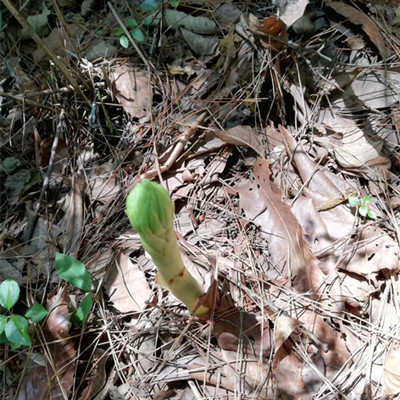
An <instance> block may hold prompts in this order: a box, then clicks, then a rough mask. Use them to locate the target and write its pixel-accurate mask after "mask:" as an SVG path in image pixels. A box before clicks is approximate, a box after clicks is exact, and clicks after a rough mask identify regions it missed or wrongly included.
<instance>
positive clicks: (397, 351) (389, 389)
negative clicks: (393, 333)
mask: <svg viewBox="0 0 400 400" xmlns="http://www.w3.org/2000/svg"><path fill="white" fill-rule="evenodd" d="M383 392H384V393H385V394H386V395H388V396H395V395H397V394H399V393H400V346H399V343H398V342H397V343H396V342H394V343H393V344H392V346H391V348H390V351H389V354H388V355H387V357H386V361H385V366H384V376H383Z"/></svg>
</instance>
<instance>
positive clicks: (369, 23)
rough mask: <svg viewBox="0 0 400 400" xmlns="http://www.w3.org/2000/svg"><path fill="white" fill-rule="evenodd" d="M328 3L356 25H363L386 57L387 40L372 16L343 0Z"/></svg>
mask: <svg viewBox="0 0 400 400" xmlns="http://www.w3.org/2000/svg"><path fill="white" fill-rule="evenodd" d="M327 5H328V6H329V7H330V8H332V9H333V10H334V11H336V12H337V13H339V14H341V15H343V16H344V17H345V18H347V19H348V20H349V21H350V22H351V23H353V24H355V25H362V28H363V30H364V32H365V33H366V34H367V35H368V36H369V38H370V39H371V41H372V43H373V44H374V45H375V46H376V48H377V49H378V50H379V53H380V55H381V56H382V58H383V59H386V55H387V51H386V45H385V40H384V38H383V36H382V34H381V32H380V31H379V27H378V26H377V25H376V23H375V22H374V21H373V20H372V19H371V18H370V17H368V16H367V15H366V14H365V13H364V12H362V11H361V10H357V9H356V8H354V7H352V6H349V5H347V4H344V3H342V2H338V1H329V2H327Z"/></svg>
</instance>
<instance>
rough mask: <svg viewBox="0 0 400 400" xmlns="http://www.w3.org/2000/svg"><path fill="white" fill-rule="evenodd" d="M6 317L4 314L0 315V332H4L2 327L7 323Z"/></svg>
mask: <svg viewBox="0 0 400 400" xmlns="http://www.w3.org/2000/svg"><path fill="white" fill-rule="evenodd" d="M7 321H8V317H7V316H6V315H0V334H1V333H3V332H4V328H5V327H6V325H7Z"/></svg>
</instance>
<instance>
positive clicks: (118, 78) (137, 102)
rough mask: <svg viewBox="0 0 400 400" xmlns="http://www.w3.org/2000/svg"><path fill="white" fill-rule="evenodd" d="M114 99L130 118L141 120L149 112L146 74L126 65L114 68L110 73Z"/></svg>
mask: <svg viewBox="0 0 400 400" xmlns="http://www.w3.org/2000/svg"><path fill="white" fill-rule="evenodd" d="M110 78H111V81H112V82H113V83H114V85H115V88H116V93H115V95H116V97H117V99H118V100H119V102H120V103H121V104H122V107H123V108H124V110H125V111H126V112H127V113H128V114H129V115H130V116H131V117H132V118H143V117H146V116H148V115H149V113H150V110H151V104H152V101H151V83H150V79H149V76H148V73H147V72H146V71H143V70H139V69H134V68H131V67H130V66H128V65H121V66H119V67H116V68H115V69H114V70H113V71H112V73H111V76H110Z"/></svg>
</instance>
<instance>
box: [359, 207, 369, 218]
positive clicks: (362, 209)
mask: <svg viewBox="0 0 400 400" xmlns="http://www.w3.org/2000/svg"><path fill="white" fill-rule="evenodd" d="M358 212H359V213H360V215H362V216H363V217H365V216H366V215H367V214H368V207H367V206H364V205H363V206H361V207H360V208H359V209H358Z"/></svg>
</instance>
